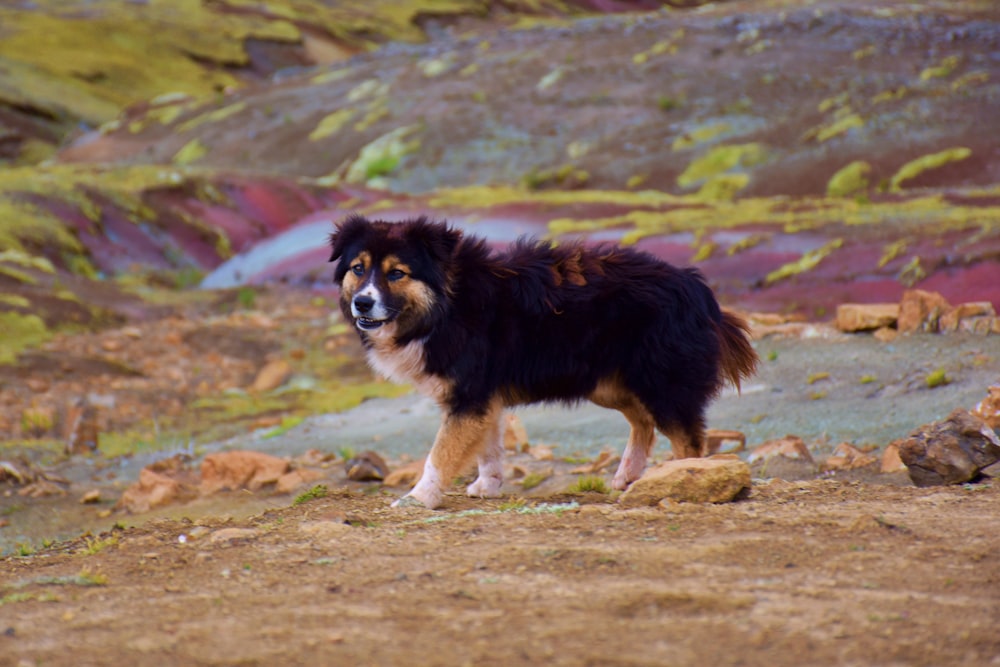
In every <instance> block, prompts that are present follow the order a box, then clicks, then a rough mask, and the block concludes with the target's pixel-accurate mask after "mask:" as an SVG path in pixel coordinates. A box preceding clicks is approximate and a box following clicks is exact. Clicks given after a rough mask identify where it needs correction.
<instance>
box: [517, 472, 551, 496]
mask: <svg viewBox="0 0 1000 667" xmlns="http://www.w3.org/2000/svg"><path fill="white" fill-rule="evenodd" d="M547 479H548V475H543V474H541V473H537V472H530V473H528V474H527V475H525V476H524V479H522V480H521V488H522V489H524V490H525V491H530V490H531V489H533V488H535V487H536V486H538V485H539V484H541V483H542V482H544V481H545V480H547Z"/></svg>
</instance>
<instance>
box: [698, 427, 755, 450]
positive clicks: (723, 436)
mask: <svg viewBox="0 0 1000 667" xmlns="http://www.w3.org/2000/svg"><path fill="white" fill-rule="evenodd" d="M746 447H747V436H746V434H745V433H743V432H742V431H727V430H723V429H718V428H710V429H708V430H707V431H706V432H705V455H706V456H711V455H712V454H718V453H719V452H725V453H727V454H728V453H731V452H742V451H743V450H744V449H746Z"/></svg>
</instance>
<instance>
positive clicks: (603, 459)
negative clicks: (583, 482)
mask: <svg viewBox="0 0 1000 667" xmlns="http://www.w3.org/2000/svg"><path fill="white" fill-rule="evenodd" d="M619 460H620V458H619V457H618V456H615V454H614V452H612V451H611V450H610V449H602V450H601V452H600V454H598V455H597V458H596V459H594V460H593V461H591V462H590V463H584V464H583V465H580V466H577V467H575V468H571V469H570V473H572V474H574V475H596V474H598V473H601V472H604V469H605V468H608V467H610V466H612V465H615V464H616V463H618V461H619Z"/></svg>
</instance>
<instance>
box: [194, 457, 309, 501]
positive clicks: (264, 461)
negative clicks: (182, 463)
mask: <svg viewBox="0 0 1000 667" xmlns="http://www.w3.org/2000/svg"><path fill="white" fill-rule="evenodd" d="M288 465H289V464H288V461H287V460H286V459H280V458H278V457H276V456H271V455H270V454H264V453H262V452H250V451H243V450H236V451H232V452H220V453H218V454H209V455H208V456H206V457H205V460H204V461H202V463H201V489H200V490H201V493H202V494H203V495H207V494H211V493H216V492H218V491H222V490H225V489H231V490H236V489H249V490H250V491H256V490H257V489H259V488H260V487H262V486H264V485H265V484H274V483H276V482H277V481H278V479H279V478H280V477H281V476H282V475H284V474H285V473H286V472H288Z"/></svg>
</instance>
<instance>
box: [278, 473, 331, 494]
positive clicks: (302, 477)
mask: <svg viewBox="0 0 1000 667" xmlns="http://www.w3.org/2000/svg"><path fill="white" fill-rule="evenodd" d="M323 477H324V474H323V472H322V471H320V470H313V469H311V468H297V469H296V470H292V471H290V472H286V473H285V474H284V475H282V476H281V477H279V478H278V481H277V482H276V483H275V486H274V491H275V493H291V492H292V491H294V490H295V489H297V488H299V487H300V486H302V485H304V484H311V483H313V482H315V481H316V480H318V479H323Z"/></svg>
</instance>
